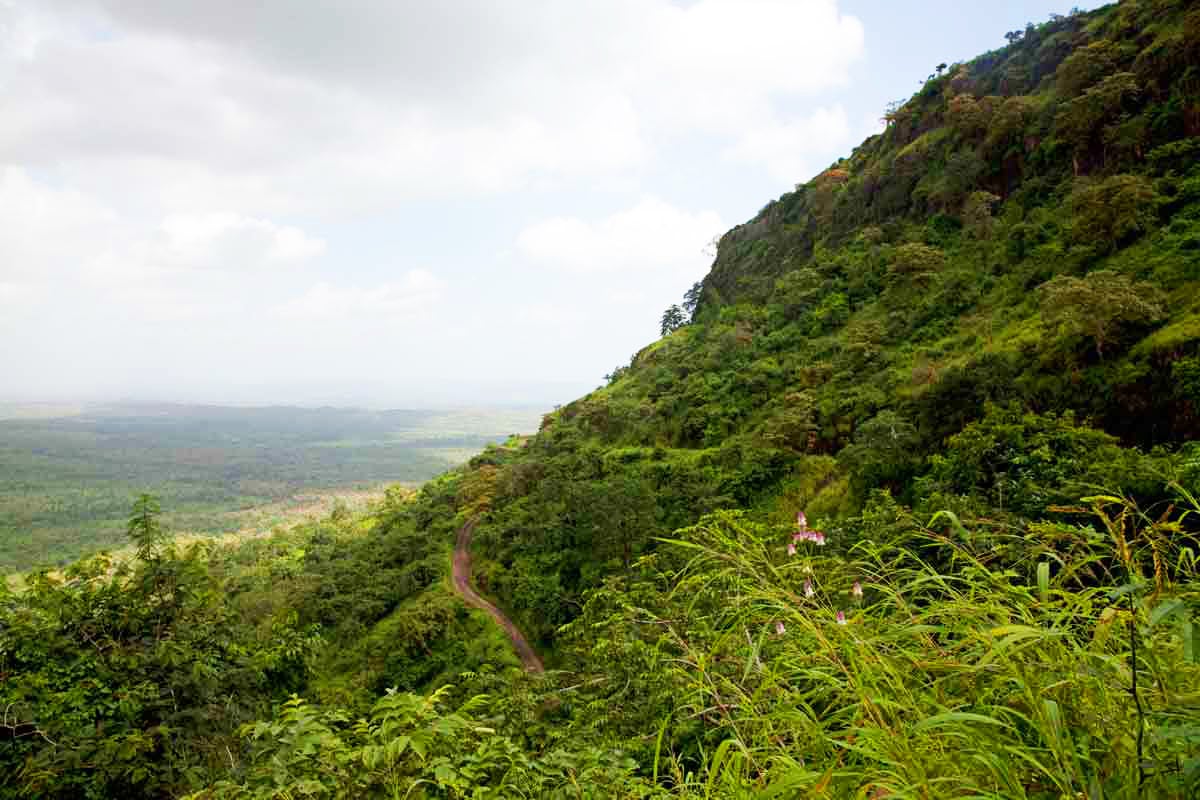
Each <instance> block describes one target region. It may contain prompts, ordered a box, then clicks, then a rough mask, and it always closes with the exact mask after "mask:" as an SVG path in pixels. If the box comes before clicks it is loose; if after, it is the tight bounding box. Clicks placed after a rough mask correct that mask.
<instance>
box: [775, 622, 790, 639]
mask: <svg viewBox="0 0 1200 800" xmlns="http://www.w3.org/2000/svg"><path fill="white" fill-rule="evenodd" d="M786 630H787V628H785V627H783V623H782V622H778V621H776V623H775V635H776V636H783V634H784V631H786Z"/></svg>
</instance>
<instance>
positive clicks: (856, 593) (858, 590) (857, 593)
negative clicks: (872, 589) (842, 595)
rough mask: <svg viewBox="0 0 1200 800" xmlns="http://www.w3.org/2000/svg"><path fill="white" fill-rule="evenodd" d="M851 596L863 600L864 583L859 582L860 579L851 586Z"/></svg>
mask: <svg viewBox="0 0 1200 800" xmlns="http://www.w3.org/2000/svg"><path fill="white" fill-rule="evenodd" d="M850 596H851V597H853V598H854V599H855V600H862V584H861V583H859V582H858V581H855V582H854V585H853V586H851V587H850Z"/></svg>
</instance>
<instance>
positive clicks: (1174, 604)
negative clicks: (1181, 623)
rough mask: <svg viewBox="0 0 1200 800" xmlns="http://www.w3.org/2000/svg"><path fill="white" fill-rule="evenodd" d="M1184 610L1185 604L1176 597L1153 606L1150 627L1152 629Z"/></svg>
mask: <svg viewBox="0 0 1200 800" xmlns="http://www.w3.org/2000/svg"><path fill="white" fill-rule="evenodd" d="M1186 609H1187V603H1186V602H1184V601H1183V600H1181V599H1180V598H1178V597H1173V598H1171V599H1170V600H1164V601H1163V602H1161V603H1159V604H1158V605H1157V606H1155V607H1154V610H1153V611H1151V612H1150V627H1151V628H1153V627H1154V626H1155V625H1157V624H1158V623H1160V622H1162V621H1163V620H1165V619H1169V618H1170V617H1171V616H1172V615H1174V614H1176V613H1177V612H1179V611H1181V610H1186Z"/></svg>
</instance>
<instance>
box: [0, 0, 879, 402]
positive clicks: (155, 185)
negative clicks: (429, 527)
mask: <svg viewBox="0 0 1200 800" xmlns="http://www.w3.org/2000/svg"><path fill="white" fill-rule="evenodd" d="M862 52H863V35H862V26H861V25H860V24H859V23H858V21H857V20H855V19H854V18H852V17H850V16H847V15H844V14H841V13H840V12H839V4H838V1H837V0H572V2H569V3H566V2H562V1H561V0H523V1H522V2H520V3H507V4H499V3H495V2H493V1H492V0H444V2H436V3H414V2H392V3H376V2H366V1H365V0H363V1H361V2H360V1H359V0H352V1H350V2H344V3H323V2H317V1H316V0H257V1H256V2H249V3H248V2H244V1H243V0H206V2H204V3H195V2H192V0H15V2H14V0H0V118H2V119H3V120H4V124H3V125H0V219H2V220H3V221H4V224H3V225H0V303H3V304H7V305H10V306H11V305H12V304H14V303H25V304H26V305H32V306H35V310H36V313H34V314H32V315H30V316H29V318H28V323H27V324H24V323H23V324H21V325H18V324H17V323H11V324H10V326H9V330H18V329H19V330H20V331H21V332H22V334H23V335H24V336H25V337H26V338H25V340H26V341H27V342H29V343H33V344H31V345H30V346H29V347H25V348H10V352H7V353H5V352H0V373H3V374H13V375H21V376H23V377H22V380H23V381H24V382H25V384H26V385H28V386H29V387H36V386H38V385H44V386H51V387H62V386H68V385H70V384H71V383H72V382H77V383H79V384H83V383H85V382H86V381H87V380H89V379H88V378H87V377H86V376H89V375H91V376H105V375H111V376H116V375H119V374H123V373H122V370H124V369H125V367H123V366H122V363H123V362H121V361H119V359H122V358H124V357H125V356H126V355H127V354H128V353H131V352H138V353H141V352H143V351H145V350H149V351H151V353H150V355H151V356H153V358H150V357H149V356H148V358H147V363H150V362H151V361H153V362H155V363H166V362H171V363H175V364H177V365H178V370H177V372H178V373H179V374H180V375H184V374H186V375H187V381H189V382H190V383H189V384H188V385H193V386H201V385H202V384H205V383H207V385H210V386H213V387H217V388H218V389H219V387H220V386H229V385H234V384H236V383H237V382H238V381H241V382H242V383H243V384H245V383H247V382H254V381H255V380H258V376H259V375H260V374H261V373H262V371H263V370H267V369H269V370H273V372H272V380H276V381H278V382H279V383H280V385H285V384H287V382H288V381H289V380H292V379H296V378H298V377H301V378H303V379H304V380H311V379H312V378H311V374H310V371H311V369H312V365H311V354H312V353H319V354H322V357H325V356H328V358H329V360H330V361H332V362H336V363H335V364H333V365H331V366H329V367H327V368H326V367H323V368H322V370H323V371H322V375H325V374H327V373H326V372H324V370H325V369H330V370H334V369H336V372H337V375H338V376H339V378H345V379H346V380H354V379H356V376H357V378H360V379H368V378H370V377H371V376H373V375H375V374H376V369H375V364H376V363H377V362H378V360H379V358H380V357H381V355H380V354H381V353H385V352H386V353H392V352H395V351H396V350H397V349H399V348H403V347H404V346H406V345H407V344H408V340H409V339H410V338H411V335H412V334H411V330H409V329H406V328H405V327H404V326H402V325H393V324H391V321H393V320H415V319H419V320H421V326H422V328H421V330H422V332H423V333H425V332H427V333H428V336H427V337H426V339H427V340H428V345H426V344H423V345H422V351H421V353H420V355H417V354H413V353H408V354H406V363H405V372H404V379H405V380H411V381H413V382H424V383H429V382H431V381H437V380H439V379H440V376H443V375H444V374H445V373H446V371H447V365H448V364H451V363H454V364H463V365H465V366H469V368H470V370H471V374H472V375H485V374H489V375H493V376H494V375H499V374H504V373H506V372H507V371H511V370H513V369H515V368H516V366H515V365H517V364H520V365H522V366H521V370H522V372H523V373H527V374H528V375H530V376H531V377H532V378H533V379H535V380H536V379H537V377H538V375H537V374H535V373H536V371H537V370H539V369H540V370H542V373H541V375H542V377H545V376H546V375H551V374H553V375H556V376H557V375H558V374H559V373H560V372H562V370H564V369H566V370H574V372H575V373H577V376H584V375H588V374H591V373H592V372H595V373H596V375H597V376H598V375H599V374H601V373H602V372H603V371H604V369H607V368H609V367H610V364H611V363H613V362H615V361H618V360H620V359H621V358H622V357H625V356H627V355H628V353H630V352H633V351H634V350H635V349H636V348H637V347H639V346H641V345H642V344H644V343H645V341H646V340H647V339H648V338H650V337H653V336H654V335H655V333H656V331H657V318H658V314H659V313H661V309H662V308H663V307H665V305H666V304H669V303H671V302H677V301H678V298H679V296H680V295H681V294H682V290H683V289H685V288H686V287H687V286H688V285H689V284H690V283H691V282H692V281H693V280H695V279H697V278H699V277H701V276H702V275H703V273H704V271H705V270H706V269H707V267H708V264H709V262H710V260H711V257H710V256H706V255H705V254H704V250H705V247H706V245H707V243H708V242H709V241H710V240H711V239H712V238H713V237H714V236H715V235H717V234H719V233H721V232H722V231H723V229H724V227H725V221H724V220H723V219H722V216H729V215H730V214H732V213H741V212H740V211H738V209H740V208H742V207H743V206H745V205H747V204H751V205H753V204H754V203H755V202H756V201H757V202H761V200H763V199H765V197H761V196H759V195H760V193H767V192H769V191H771V190H772V189H771V187H773V185H774V183H768V182H766V181H764V179H763V177H764V175H767V174H770V175H772V176H775V177H776V178H777V179H778V178H780V177H782V176H784V175H786V178H787V181H786V183H788V184H790V183H792V182H794V181H797V180H802V179H804V178H806V177H808V175H806V174H803V173H804V172H805V171H808V170H811V169H815V168H816V167H819V166H821V161H822V159H825V158H826V153H825V148H827V146H829V143H830V142H831V141H832V139H833V138H835V134H836V133H837V131H838V128H837V123H838V121H839V120H838V117H837V116H836V115H837V114H838V113H840V106H837V105H835V102H836V101H838V100H840V99H841V98H840V97H839V98H834V99H830V98H829V97H828V96H826V95H822V94H821V93H823V92H830V91H832V90H835V89H837V88H838V87H840V86H842V85H844V83H845V81H846V76H847V70H848V68H849V67H850V66H851V65H853V64H854V63H855V62H856V60H857V59H859V58H860V57H861V55H862ZM817 104H819V105H822V106H824V107H825V108H826V111H825V112H818V113H810V112H809V111H807V110H806V106H807V107H811V106H812V105H817ZM856 113H857V112H856ZM822 114H825V116H822ZM792 172H795V173H796V174H788V173H792ZM763 187H767V188H763ZM639 196H640V197H641V199H640V200H639V199H638V198H639ZM684 198H688V199H686V200H685V199H684ZM692 198H705V199H692ZM747 198H752V200H747ZM597 203H608V204H610V207H611V208H613V209H623V210H619V211H616V212H614V213H611V214H609V215H599V216H596V215H594V214H592V213H590V212H589V213H582V212H579V211H578V209H584V208H586V209H594V208H596V207H597ZM713 208H719V209H721V213H720V214H718V213H717V212H716V211H712V210H707V209H713ZM546 209H551V210H550V211H547V210H546ZM520 220H525V221H528V222H529V224H528V225H527V227H525V229H524V230H520V227H521V222H519V221H520ZM539 220H540V221H539ZM513 243H516V245H517V246H516V247H515V248H514V249H513V252H512V253H511V254H510V256H509V257H503V256H496V255H495V254H497V253H500V252H501V251H503V250H504V248H505V247H508V246H511V245H512V244H513ZM392 260H398V261H399V263H402V264H420V265H429V270H430V271H425V270H412V271H409V272H404V271H403V270H395V271H393V272H391V273H390V274H389V273H388V272H386V271H385V270H386V264H387V263H388V262H389V261H392ZM530 262H533V263H537V264H539V265H548V266H549V267H553V268H554V269H541V270H533V269H519V268H518V269H505V267H506V266H509V265H512V264H514V263H515V264H518V265H520V264H528V263H530ZM434 272H436V273H437V276H439V277H435V275H434V274H433V273H434ZM451 283H452V284H453V286H454V287H455V295H454V303H453V313H449V306H450V303H448V302H446V301H445V298H444V295H445V294H446V292H447V291H448V289H447V284H451ZM14 287H17V288H14ZM29 287H34V288H35V289H36V293H35V295H36V296H35V298H34V299H30V297H31V295H30V294H29V292H30V291H32V290H31V289H30V288H29ZM42 297H47V298H53V302H50V301H48V300H47V301H42V300H40V299H37V298H42ZM14 298H24V299H14ZM442 305H444V306H446V309H447V313H438V314H436V315H433V314H428V313H427V311H428V309H429V308H431V307H434V308H439V309H440V308H441V306H442ZM501 315H507V319H509V320H511V324H496V323H493V322H492V321H491V320H493V319H495V318H496V317H497V316H501ZM8 319H9V320H10V321H11V320H12V319H13V317H11V316H10V317H9V318H8ZM264 320H266V321H268V322H270V323H272V324H270V325H263V322H264ZM360 320H361V321H363V323H364V324H366V323H367V322H370V324H371V325H372V330H371V333H372V334H373V335H372V336H371V337H366V336H362V335H360V334H361V333H362V330H361V328H360V327H358V326H357V325H356V324H355V323H356V322H357V321H360ZM598 320H604V324H603V326H601V325H599V324H598V323H597V321H598ZM312 321H323V322H326V323H329V324H324V325H322V324H308V323H310V322H312ZM464 326H469V332H470V333H469V335H468V336H466V337H465V339H466V341H470V342H471V343H472V346H471V347H470V348H464V347H462V346H461V345H453V346H452V345H451V344H447V342H449V341H451V340H452V339H454V336H455V331H459V332H461V331H463V330H467V328H464ZM547 328H550V329H554V330H555V331H556V334H557V335H556V336H553V337H547V336H546V335H545V330H546V329H547ZM601 328H602V329H601ZM101 330H102V331H103V332H104V333H103V336H100V335H98V334H95V333H94V332H95V331H101ZM85 331H86V332H87V333H86V335H85V333H84V332H85ZM476 331H487V336H486V337H480V336H479V335H477V334H476V333H475V332H476ZM483 338H486V341H482V339H483ZM462 340H463V337H461V336H460V337H459V340H458V341H462ZM2 350H3V348H0V351H2ZM613 352H616V353H617V358H615V359H614V358H613V355H612V354H613ZM596 365H600V366H596ZM601 366H602V367H603V368H604V369H601V368H600V367H601ZM130 369H132V368H130ZM147 369H148V368H147ZM421 370H423V372H421ZM135 373H136V370H134V371H133V372H129V373H128V374H129V375H132V376H134V377H136V375H135ZM151 373H152V371H151V370H149V369H148V371H147V373H146V375H147V377H145V380H146V381H147V383H148V385H150V386H152V387H153V386H157V385H158V384H157V383H156V381H157V378H156V377H155V376H154V375H152V374H151ZM136 374H140V373H136ZM74 376H83V377H78V378H76V377H74ZM107 380H112V381H115V382H116V385H119V386H121V387H122V388H121V391H122V392H124V391H125V386H124V384H123V383H122V382H121V381H120V380H119V379H117V378H115V377H113V378H108V379H107ZM180 380H183V378H180ZM396 380H397V381H399V380H401V379H400V378H397V379H396ZM39 382H40V383H39ZM31 391H36V388H32V389H31ZM218 393H219V392H218Z"/></svg>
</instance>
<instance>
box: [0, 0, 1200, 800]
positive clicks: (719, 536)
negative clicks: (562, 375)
mask: <svg viewBox="0 0 1200 800" xmlns="http://www.w3.org/2000/svg"><path fill="white" fill-rule="evenodd" d="M1008 39H1009V40H1010V41H1009V44H1008V45H1007V46H1006V47H1004V48H1002V49H999V50H996V51H994V52H991V53H988V54H986V55H984V56H981V57H979V58H977V59H975V60H974V61H971V62H969V63H965V64H956V65H952V66H950V67H949V68H948V69H946V70H944V71H942V72H941V74H938V75H935V76H933V77H931V79H930V80H929V81H928V82H927V83H926V84H925V85H924V86H923V87H922V89H921V90H920V91H919V92H918V93H917V94H916V95H915V96H914V97H912V98H911V99H909V100H908V101H907V102H904V103H902V104H898V105H897V106H896V107H894V108H892V109H890V110H889V112H888V116H887V119H888V125H887V128H886V130H885V131H884V132H883V133H882V134H880V135H878V136H875V137H872V138H871V139H869V140H867V141H866V142H864V143H863V144H862V145H861V146H860V147H859V148H857V149H856V150H855V151H854V153H853V154H851V155H850V156H849V157H847V158H846V159H843V160H841V161H839V162H838V163H836V164H834V165H832V166H831V167H830V168H829V169H828V170H826V171H824V172H822V173H821V174H820V175H818V176H817V177H816V178H814V179H813V180H812V181H810V182H808V183H806V184H803V185H801V186H798V187H796V190H795V191H794V192H790V193H788V194H786V195H784V196H783V197H781V198H779V199H778V200H776V201H773V202H771V203H769V204H768V205H767V206H766V207H764V208H763V210H762V211H761V212H760V213H759V214H758V215H756V216H755V218H754V219H752V220H750V221H749V222H747V223H746V224H744V225H741V226H738V227H737V228H735V229H734V230H732V231H730V232H729V233H727V234H726V235H725V236H724V237H723V238H722V239H721V241H720V244H719V247H718V251H717V256H716V259H715V262H714V264H713V267H712V270H711V272H710V273H709V275H708V276H707V277H706V278H705V280H704V281H703V283H702V284H701V285H700V287H698V288H697V289H694V290H693V291H691V292H689V294H688V296H687V297H686V298H685V303H684V306H683V307H682V308H680V309H678V311H679V313H678V314H676V313H675V312H674V311H671V310H669V312H668V314H667V315H664V318H663V329H664V332H666V334H667V335H665V336H664V338H663V339H661V340H660V341H658V342H656V343H654V344H652V345H650V346H648V347H646V348H645V349H643V350H642V351H640V352H639V353H637V354H636V355H635V356H634V357H633V358H632V360H631V361H630V363H629V364H628V365H626V366H622V367H620V368H618V369H616V370H614V372H613V374H612V375H611V376H609V383H608V385H607V386H605V387H603V388H601V389H599V390H597V391H596V392H594V393H592V394H590V395H588V396H587V397H584V398H581V399H579V400H577V401H575V402H573V403H570V404H568V405H566V406H564V407H562V408H560V409H557V410H556V411H555V412H554V413H552V414H549V415H547V417H546V418H545V421H544V423H543V426H542V429H541V431H540V432H539V433H538V434H537V435H536V436H534V437H532V438H530V439H529V440H513V441H510V442H509V443H508V444H506V445H505V446H502V447H492V448H489V449H488V450H487V451H485V452H484V453H483V454H482V455H480V456H478V457H476V458H475V459H473V460H472V462H471V463H470V464H469V465H468V466H466V467H464V468H462V469H459V470H456V471H453V472H450V473H447V474H446V475H443V476H442V477H441V478H439V479H437V480H435V481H432V482H430V483H429V484H428V485H427V486H426V487H425V488H424V489H422V491H421V492H419V493H418V494H417V495H416V496H415V497H412V498H409V497H405V496H402V495H401V493H399V492H396V493H393V495H392V496H389V498H388V500H387V501H386V502H385V503H383V504H382V505H381V506H380V507H379V508H378V509H376V510H375V511H374V512H373V513H372V514H370V515H367V516H365V517H361V518H354V517H344V516H343V517H339V518H331V519H329V520H325V521H322V522H319V523H314V524H313V525H311V526H309V527H307V528H304V529H298V530H295V531H292V532H290V533H288V534H280V535H278V536H276V537H273V538H269V539H264V540H261V541H256V542H251V543H248V544H246V545H245V546H243V547H242V548H241V549H238V550H228V551H214V552H210V553H207V554H205V553H201V552H199V551H195V552H192V553H190V554H172V553H171V552H169V551H168V550H162V549H157V548H150V549H148V550H147V551H146V552H145V553H144V554H143V555H144V556H145V557H144V558H142V559H140V560H139V561H138V562H137V563H136V564H135V565H132V566H131V567H128V568H126V569H125V570H123V571H117V572H116V573H112V572H110V571H109V570H108V568H107V566H106V565H105V564H104V563H103V562H88V563H84V564H80V565H77V566H76V567H74V568H73V569H72V570H71V571H70V572H69V573H67V574H66V575H65V576H62V577H54V576H49V575H48V576H43V577H40V578H36V579H35V580H34V581H33V583H32V585H31V586H30V588H29V589H27V590H26V591H25V592H24V593H22V594H20V595H9V596H6V597H4V598H2V599H0V607H2V608H3V611H2V612H0V613H2V614H3V615H4V616H3V617H2V619H3V625H0V673H2V674H3V675H4V678H5V680H4V682H3V684H0V706H3V707H5V708H6V709H7V710H6V711H5V714H6V716H5V718H4V723H3V724H4V726H5V727H4V728H0V734H3V735H5V736H6V737H7V738H8V739H9V740H10V741H9V742H7V743H4V744H3V745H0V760H2V761H3V766H4V769H3V770H2V771H0V775H3V777H0V795H2V794H4V793H7V795H8V796H14V797H17V796H20V797H27V796H43V797H73V796H79V795H81V794H86V793H87V792H91V794H92V796H134V795H138V794H141V795H143V796H169V795H171V794H173V793H174V794H179V793H185V792H188V791H191V792H196V793H197V794H196V795H194V796H197V797H203V798H209V797H236V798H259V797H264V798H265V797H282V796H313V797H374V796H378V797H389V796H409V797H517V796H535V797H558V796H570V797H692V796H695V797H701V796H703V797H752V796H774V797H793V796H804V797H831V798H837V797H870V798H882V797H922V798H933V797H947V798H949V797H1005V798H1009V797H1015V798H1060V797H1079V796H1084V797H1092V798H1098V797H1110V798H1125V797H1130V798H1132V797H1168V798H1184V797H1191V796H1195V794H1196V792H1197V791H1198V790H1200V694H1198V693H1197V691H1196V687H1197V686H1200V663H1198V662H1200V656H1198V653H1197V647H1198V645H1197V642H1196V631H1195V619H1196V616H1197V611H1198V609H1200V581H1198V579H1197V573H1196V570H1197V564H1196V554H1197V552H1200V547H1198V544H1197V542H1196V533H1197V531H1200V504H1198V502H1197V498H1198V497H1200V446H1198V445H1197V443H1196V440H1197V435H1198V433H1200V415H1198V414H1200V405H1198V404H1200V291H1198V289H1200V166H1198V165H1200V158H1198V157H1197V156H1198V155H1200V66H1198V65H1200V11H1198V10H1196V9H1195V8H1194V7H1193V4H1189V3H1185V2H1182V0H1127V2H1123V3H1121V4H1120V5H1116V6H1109V7H1106V8H1103V9H1100V10H1098V11H1096V12H1091V13H1087V14H1075V15H1072V16H1069V17H1062V18H1055V19H1052V20H1051V21H1049V22H1047V23H1044V24H1041V25H1031V26H1030V27H1029V28H1027V29H1026V30H1025V31H1023V32H1013V33H1011V34H1010V35H1009V36H1008ZM689 312H690V319H689ZM137 519H138V518H137V517H135V520H134V523H133V524H134V529H135V530H138V529H137V527H136V525H137ZM469 520H476V523H475V527H474V529H473V538H472V557H473V568H474V570H475V580H476V586H477V587H478V588H479V590H480V591H481V593H482V594H485V595H487V596H488V597H489V598H490V599H492V600H493V601H495V602H496V604H497V605H499V606H501V607H503V608H504V609H505V610H506V611H507V612H508V614H509V615H510V616H512V617H513V618H514V619H515V620H516V621H517V622H518V624H519V625H520V626H521V628H522V629H523V630H524V631H525V632H526V634H527V635H528V636H529V637H530V639H531V640H532V643H533V644H534V646H535V647H537V648H538V649H539V651H540V654H541V655H542V657H543V660H544V661H545V665H546V672H545V673H544V674H543V675H528V674H525V673H524V672H523V671H522V670H520V669H519V664H518V662H517V661H516V659H515V657H514V656H513V654H512V652H511V650H510V649H509V648H508V647H507V643H506V640H505V639H504V638H503V637H502V635H501V634H500V633H499V631H498V630H497V629H496V628H495V627H494V626H493V625H492V624H491V622H490V620H489V619H488V618H487V617H486V616H484V615H482V613H481V612H477V611H470V610H468V609H467V608H465V607H464V606H463V605H462V604H461V603H460V602H459V601H458V600H457V599H456V598H455V597H454V596H453V594H452V591H451V587H450V584H449V575H450V553H451V550H452V547H453V543H454V540H455V534H456V532H457V531H458V530H459V529H460V528H461V526H462V525H463V524H464V523H466V522H467V521H469ZM144 527H145V526H144V525H143V528H144ZM117 593H120V594H121V595H122V597H123V598H124V600H125V602H123V603H116V602H114V601H113V598H114V597H115V595H116V594H117ZM447 685H449V686H450V688H445V687H446V686H447ZM389 689H395V691H394V692H390V693H389V692H388V691H387V690H389ZM290 694H294V695H295V696H294V697H292V698H291V699H287V698H288V696H289V695H290ZM300 698H303V699H300ZM85 787H87V788H85Z"/></svg>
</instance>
